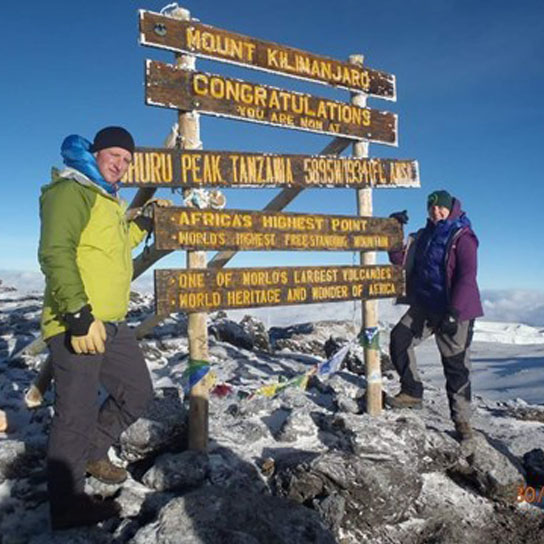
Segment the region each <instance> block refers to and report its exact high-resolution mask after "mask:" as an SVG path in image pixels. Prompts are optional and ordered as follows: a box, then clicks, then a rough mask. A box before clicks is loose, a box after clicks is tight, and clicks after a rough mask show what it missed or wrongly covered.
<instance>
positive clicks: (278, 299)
mask: <svg viewBox="0 0 544 544" xmlns="http://www.w3.org/2000/svg"><path fill="white" fill-rule="evenodd" d="M403 287H404V282H403V272H402V268H401V267H400V266H391V265H387V266H383V265H371V266H303V267H278V268H225V269H223V270H211V269H205V270H155V295H156V306H157V308H156V311H157V313H159V314H162V315H166V314H169V313H172V312H177V311H185V312H207V311H215V310H219V309H222V308H224V309H226V308H250V307H257V306H286V305H290V304H309V303H315V302H338V301H344V300H354V299H374V298H384V297H393V296H399V295H401V294H402V293H403Z"/></svg>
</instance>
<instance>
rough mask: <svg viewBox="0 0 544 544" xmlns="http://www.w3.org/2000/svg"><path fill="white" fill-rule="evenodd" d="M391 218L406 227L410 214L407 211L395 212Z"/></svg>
mask: <svg viewBox="0 0 544 544" xmlns="http://www.w3.org/2000/svg"><path fill="white" fill-rule="evenodd" d="M389 217H391V219H396V220H397V221H398V222H399V223H400V224H401V225H406V223H408V212H407V211H406V210H402V211H401V212H393V213H392V214H391V215H390V216H389Z"/></svg>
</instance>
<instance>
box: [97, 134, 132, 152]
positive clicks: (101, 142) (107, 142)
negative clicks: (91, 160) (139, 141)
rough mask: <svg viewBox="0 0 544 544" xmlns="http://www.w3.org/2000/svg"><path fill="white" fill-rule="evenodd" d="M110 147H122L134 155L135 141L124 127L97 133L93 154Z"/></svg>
mask: <svg viewBox="0 0 544 544" xmlns="http://www.w3.org/2000/svg"><path fill="white" fill-rule="evenodd" d="M108 147H121V148H123V149H126V150H127V151H128V152H129V153H131V154H133V153H134V139H133V138H132V136H131V134H130V132H129V131H128V130H125V129H124V128H123V127H106V128H103V129H102V130H99V131H98V132H97V133H96V136H95V137H94V142H93V144H92V146H91V152H92V153H96V152H97V151H100V150H101V149H106V148H108Z"/></svg>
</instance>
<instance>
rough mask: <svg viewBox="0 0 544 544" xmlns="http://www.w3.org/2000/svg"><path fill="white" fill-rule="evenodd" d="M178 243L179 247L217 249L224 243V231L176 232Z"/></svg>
mask: <svg viewBox="0 0 544 544" xmlns="http://www.w3.org/2000/svg"><path fill="white" fill-rule="evenodd" d="M178 243H179V245H180V246H181V247H187V246H189V247H209V248H216V249H219V248H220V247H221V246H224V245H225V233H224V232H194V231H181V232H178Z"/></svg>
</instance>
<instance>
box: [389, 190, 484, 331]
mask: <svg viewBox="0 0 544 544" xmlns="http://www.w3.org/2000/svg"><path fill="white" fill-rule="evenodd" d="M463 213H464V212H463V211H462V210H461V202H460V201H459V200H458V199H456V198H454V199H453V207H452V210H451V214H450V217H451V218H452V219H456V218H458V217H459V216H461V214H463ZM423 230H424V229H420V230H418V231H417V232H416V233H415V234H410V236H409V237H408V241H407V244H406V245H405V246H404V248H403V249H402V250H400V251H391V252H390V253H389V259H390V261H391V262H392V263H393V264H397V265H402V266H403V267H404V268H405V270H406V299H407V300H406V302H408V303H409V304H416V305H417V300H416V299H415V296H414V293H413V288H412V278H411V276H412V272H413V265H414V262H415V255H414V253H415V250H416V246H417V244H416V241H417V238H418V236H420V234H421V233H422V232H423ZM477 250H478V238H476V235H475V234H474V232H473V231H472V229H471V228H470V227H463V228H461V229H459V230H458V231H457V232H456V233H455V234H454V235H453V238H452V240H451V243H450V245H449V248H448V251H447V253H446V283H447V285H446V288H447V294H448V300H449V305H450V306H451V307H452V308H453V309H454V310H456V311H457V314H458V316H457V317H458V319H460V320H461V321H464V320H466V319H474V318H476V317H480V316H482V315H484V312H483V309H482V303H481V301H480V291H479V290H478V284H477V282H476V272H477V268H478V266H477V255H476V254H477ZM403 302H404V301H403Z"/></svg>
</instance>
